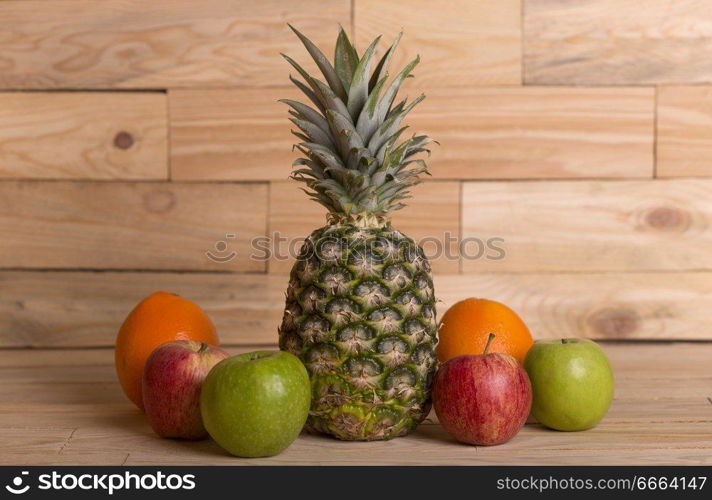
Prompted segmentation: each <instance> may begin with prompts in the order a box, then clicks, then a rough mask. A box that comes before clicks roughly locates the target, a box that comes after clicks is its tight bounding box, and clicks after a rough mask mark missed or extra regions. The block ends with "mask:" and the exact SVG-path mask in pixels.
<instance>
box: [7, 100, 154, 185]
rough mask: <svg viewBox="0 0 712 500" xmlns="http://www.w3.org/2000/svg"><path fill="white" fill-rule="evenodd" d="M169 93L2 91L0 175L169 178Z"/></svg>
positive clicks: (43, 177)
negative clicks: (166, 94)
mask: <svg viewBox="0 0 712 500" xmlns="http://www.w3.org/2000/svg"><path fill="white" fill-rule="evenodd" d="M167 135H168V125H167V117H166V96H165V95H164V94H160V93H131V94H127V93H115V92H106V93H104V92H102V93H97V92H92V93H86V92H76V93H74V92H73V93H46V92H42V93H35V92H32V93H22V92H12V93H0V179H2V178H24V179H167V178H168V144H167Z"/></svg>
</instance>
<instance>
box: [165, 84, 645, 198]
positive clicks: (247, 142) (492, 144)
mask: <svg viewBox="0 0 712 500" xmlns="http://www.w3.org/2000/svg"><path fill="white" fill-rule="evenodd" d="M285 96H286V97H290V98H296V99H298V100H304V98H303V97H301V96H300V95H299V92H298V91H297V90H296V89H281V88H274V89H273V88H267V89H249V90H248V89H232V90H176V91H171V92H170V94H169V101H170V116H171V171H172V176H173V178H174V179H185V180H285V179H286V178H287V177H288V176H289V173H290V171H291V163H292V161H293V160H294V158H295V157H296V155H295V154H294V153H293V152H292V146H291V145H292V144H293V143H294V138H293V137H292V136H291V135H290V134H289V122H288V121H287V117H288V115H287V112H286V109H285V106H284V105H283V104H281V103H278V102H277V99H279V98H282V97H285ZM654 107H655V105H654V92H653V90H652V89H642V88H620V89H564V88H557V89H551V88H504V87H495V88H477V87H476V88H469V89H467V88H450V89H442V88H436V89H433V90H432V91H431V92H429V93H428V97H427V99H425V101H423V103H422V104H420V105H419V106H418V107H417V108H416V109H415V110H414V111H413V112H412V113H411V114H410V115H409V117H408V124H409V125H410V126H411V129H412V130H413V131H416V132H418V133H421V132H424V133H428V134H430V135H431V136H432V137H433V138H434V139H436V140H437V141H438V142H440V144H441V145H440V146H434V147H433V154H432V157H431V158H430V160H429V163H430V167H431V170H432V172H433V176H434V178H435V179H511V178H582V177H585V178H591V177H602V178H625V177H652V175H653V142H654V131H653V129H654ZM416 201H417V199H416Z"/></svg>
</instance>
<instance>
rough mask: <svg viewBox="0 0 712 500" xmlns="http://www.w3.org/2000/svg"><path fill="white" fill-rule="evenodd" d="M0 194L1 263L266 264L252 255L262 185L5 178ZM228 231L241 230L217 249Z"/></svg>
mask: <svg viewBox="0 0 712 500" xmlns="http://www.w3.org/2000/svg"><path fill="white" fill-rule="evenodd" d="M0 200H2V201H1V202H0V234H2V235H3V244H2V245H1V246H0V267H3V268H83V269H178V270H191V269H195V270H214V271H236V270H239V271H262V270H264V269H265V264H264V262H260V261H259V260H255V259H251V258H250V255H251V251H250V239H251V238H252V237H253V236H261V235H264V231H265V225H266V209H267V186H266V185H264V184H241V185H240V184H201V183H194V184H177V183H129V182H112V183H105V182H64V181H62V182H38V181H4V182H0ZM226 233H235V234H236V235H237V236H236V237H235V238H233V239H231V240H227V241H226V244H229V246H228V247H227V248H225V249H224V250H225V252H224V253H220V252H219V251H218V250H219V249H218V248H217V247H214V245H218V246H220V245H219V244H217V242H218V241H225V235H226ZM207 251H213V253H214V254H216V255H217V256H218V257H223V256H227V255H229V254H230V252H232V251H236V252H238V255H237V256H236V257H235V258H233V259H231V260H229V261H228V262H224V263H218V262H214V261H212V260H211V259H209V258H208V256H207V255H206V252H207Z"/></svg>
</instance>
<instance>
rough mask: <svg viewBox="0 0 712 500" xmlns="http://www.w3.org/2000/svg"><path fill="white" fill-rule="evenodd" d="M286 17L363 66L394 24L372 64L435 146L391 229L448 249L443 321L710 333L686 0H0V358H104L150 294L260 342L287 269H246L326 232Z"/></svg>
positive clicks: (615, 332) (693, 33)
mask: <svg viewBox="0 0 712 500" xmlns="http://www.w3.org/2000/svg"><path fill="white" fill-rule="evenodd" d="M287 22H291V23H294V24H295V25H296V26H297V27H299V28H300V29H302V30H303V31H304V32H305V33H307V34H308V35H309V36H311V37H313V38H314V40H315V41H316V42H317V43H318V44H320V45H322V46H325V47H327V48H329V50H331V47H332V44H333V39H334V37H335V34H336V29H337V26H338V24H341V25H342V26H344V27H345V28H346V29H347V30H348V31H349V32H351V34H352V37H353V38H354V39H355V40H356V41H357V43H358V45H359V46H360V47H361V48H363V47H364V45H365V44H366V43H367V42H368V41H369V40H370V39H371V38H372V37H374V36H375V35H377V34H384V35H385V36H386V37H387V38H390V37H392V36H394V35H395V34H396V32H397V31H398V30H399V29H400V28H401V27H402V28H403V29H404V30H405V33H406V35H405V38H404V39H403V41H402V43H401V52H400V54H399V55H398V56H397V58H396V61H395V62H396V63H398V64H401V63H403V62H404V61H406V60H407V59H408V58H410V57H413V56H414V55H415V54H420V55H421V56H422V64H421V66H420V67H419V68H418V70H417V72H416V78H415V79H413V80H412V81H409V82H408V83H407V86H406V92H409V93H411V94H412V93H414V92H415V89H424V90H425V91H426V93H427V94H428V98H427V99H426V100H425V101H424V103H423V104H422V105H421V106H420V107H419V108H418V109H417V110H416V111H415V112H414V113H413V116H412V120H411V125H412V127H413V129H414V130H418V131H422V132H427V133H429V134H431V135H432V136H433V137H434V138H436V139H438V140H439V142H440V143H441V146H440V147H438V148H436V150H435V151H434V153H433V156H432V159H431V168H432V172H433V179H432V181H430V182H428V183H427V184H425V185H422V186H419V187H418V188H417V189H416V190H415V195H416V197H415V199H414V200H413V201H412V204H411V206H410V207H408V208H407V209H405V210H403V211H402V212H400V213H397V214H395V216H394V220H395V224H396V225H397V226H398V227H399V228H401V229H402V230H403V231H404V232H406V233H407V234H410V235H411V236H413V237H415V238H417V239H420V240H424V239H425V240H424V246H425V247H426V251H428V253H430V254H431V255H432V254H433V253H435V252H436V251H437V250H438V248H439V250H440V251H441V254H443V253H448V254H449V258H448V257H447V256H445V255H441V256H440V257H439V258H436V259H434V262H433V267H434V269H435V273H436V288H437V292H438V295H439V297H440V299H441V301H442V302H441V309H444V308H446V307H447V305H449V304H451V303H452V302H454V301H455V300H458V299H459V298H463V297H467V296H484V297H490V298H493V299H498V300H502V301H505V302H506V303H508V304H510V305H511V306H512V307H513V308H515V309H516V310H517V311H519V313H520V314H521V315H522V316H523V317H524V319H525V320H526V321H527V322H528V323H529V324H530V326H531V327H532V330H533V331H534V333H535V335H536V336H537V337H550V336H562V335H582V336H589V337H594V338H612V339H697V340H701V339H712V330H711V329H710V328H709V326H708V323H709V321H708V318H707V316H708V313H707V311H709V310H710V308H712V201H711V200H712V199H711V197H710V194H711V193H712V159H711V158H712V156H711V155H712V65H711V64H710V63H709V58H706V57H703V56H704V54H707V53H709V52H710V50H712V9H710V8H709V5H708V2H698V1H685V0H664V1H663V0H653V1H650V2H646V3H645V7H644V8H641V7H640V5H638V3H636V2H628V1H625V0H581V1H577V2H561V1H559V0H498V1H496V2H495V1H490V0H431V1H429V2H427V5H423V6H419V7H417V8H415V7H414V6H413V3H412V2H407V1H405V0H392V1H389V2H382V1H379V0H353V1H352V0H330V1H319V0H303V1H301V2H299V5H298V7H297V6H296V5H295V3H294V2H288V1H286V0H262V1H260V2H247V1H242V0H207V1H204V2H200V5H198V4H196V3H195V2H193V1H188V0H176V1H172V2H143V1H141V0H22V1H20V0H6V1H3V2H0V236H1V237H2V239H1V240H0V346H10V347H27V346H62V347H82V346H106V345H111V344H112V343H113V339H114V335H115V332H116V329H117V327H118V325H119V323H120V322H121V320H122V318H123V316H124V315H125V314H126V313H127V312H128V310H130V308H131V307H132V305H133V304H134V303H135V302H136V301H138V300H139V299H140V298H141V297H143V296H144V295H147V294H148V293H150V292H152V291H154V290H157V289H165V290H170V291H175V292H177V293H181V294H183V295H185V296H187V297H189V298H191V299H194V300H196V301H198V302H199V303H200V304H202V305H203V306H204V307H205V308H206V309H207V310H208V311H209V312H210V314H211V315H212V317H213V318H214V320H215V322H216V323H217V325H218V328H219V330H220V334H221V336H222V337H223V340H224V341H225V342H227V343H230V344H252V345H254V344H271V343H273V342H274V341H275V337H276V326H277V323H278V321H279V318H280V315H281V308H282V302H283V293H284V289H285V287H286V276H285V275H286V273H287V272H288V271H289V269H290V267H291V261H290V260H289V259H286V260H285V259H282V258H276V257H274V256H273V258H271V259H260V258H251V256H252V257H260V256H261V254H263V253H264V251H265V250H264V249H269V250H271V251H273V252H275V253H277V252H279V253H281V254H285V252H287V251H288V246H289V242H290V241H295V239H296V241H297V242H298V239H299V238H300V237H303V236H305V235H306V234H308V233H309V232H310V231H311V230H312V229H314V228H316V227H318V226H319V225H321V224H322V223H323V221H324V216H323V213H322V211H321V209H320V208H319V207H318V206H317V205H315V204H313V203H312V202H309V201H307V200H306V199H305V197H304V196H303V194H302V193H301V192H300V191H299V189H298V188H297V186H295V185H294V183H292V182H290V181H288V180H287V177H288V175H289V171H290V163H291V161H292V159H293V153H292V152H291V142H292V140H291V137H290V134H289V128H290V127H289V123H288V121H287V113H286V109H285V108H284V106H283V105H281V104H279V103H277V102H276V101H277V99H278V98H281V97H295V96H296V95H297V93H296V91H295V90H294V89H292V88H291V87H290V84H289V82H288V80H287V76H288V74H289V68H288V67H287V65H286V64H285V63H284V61H283V60H282V59H281V57H279V53H280V52H285V53H289V54H290V55H292V56H294V57H296V58H297V59H298V60H299V61H300V62H303V63H306V62H307V57H306V54H305V51H304V50H303V49H302V48H301V47H300V44H299V42H298V40H296V38H295V37H294V36H293V35H292V34H291V32H290V31H289V30H288V28H287V27H286V23H287ZM307 67H308V68H309V69H310V70H313V69H314V68H313V66H312V65H311V64H308V63H307ZM274 234H279V235H281V236H282V237H283V238H286V239H287V241H286V242H284V241H276V240H274V239H273V240H272V242H267V240H266V239H265V238H268V237H270V236H273V235H274ZM255 238H263V240H255ZM255 242H257V243H255ZM437 242H440V243H437ZM255 245H256V246H255ZM493 247H496V248H501V249H503V250H504V252H505V255H504V258H500V257H501V254H500V253H499V251H497V250H494V249H493ZM207 252H212V254H213V255H216V256H218V257H225V260H226V262H224V263H217V262H215V261H214V260H211V259H209V258H208V256H207ZM232 252H235V255H233V253H232ZM478 255H480V257H479V258H475V257H477V256H478Z"/></svg>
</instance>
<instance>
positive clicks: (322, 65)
mask: <svg viewBox="0 0 712 500" xmlns="http://www.w3.org/2000/svg"><path fill="white" fill-rule="evenodd" d="M288 26H289V27H290V28H291V30H292V31H293V32H294V34H295V35H297V36H298V37H299V39H300V40H301V41H302V43H303V44H304V47H306V49H307V51H308V52H309V54H310V55H311V56H312V58H313V59H314V62H315V63H316V65H317V66H318V67H319V70H320V71H321V74H322V75H324V78H326V81H327V83H328V84H329V87H331V88H332V89H333V90H334V93H335V94H336V95H337V96H338V97H339V98H340V99H341V100H342V101H344V102H346V98H347V94H346V90H345V89H344V85H343V84H342V83H341V80H340V79H339V76H338V75H337V74H336V70H334V67H333V66H332V65H331V63H330V62H329V60H328V59H327V58H326V56H325V55H324V53H323V52H322V51H321V50H319V47H317V46H316V45H314V43H312V41H311V40H309V39H308V38H307V37H305V36H304V35H302V34H301V33H300V32H299V30H298V29H296V28H295V27H294V26H292V25H291V24H288Z"/></svg>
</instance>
